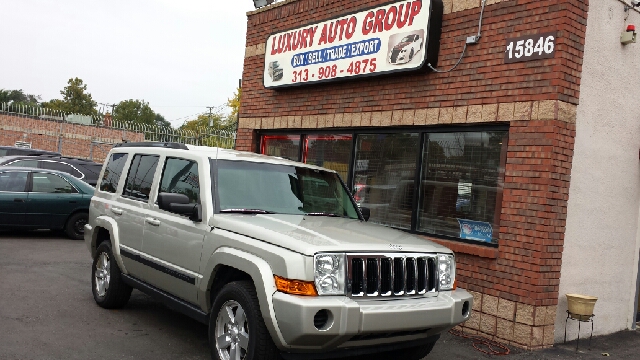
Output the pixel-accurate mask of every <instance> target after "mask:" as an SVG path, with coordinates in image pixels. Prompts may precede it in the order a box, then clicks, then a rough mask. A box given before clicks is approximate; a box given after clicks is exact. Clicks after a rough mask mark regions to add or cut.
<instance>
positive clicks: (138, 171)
mask: <svg viewBox="0 0 640 360" xmlns="http://www.w3.org/2000/svg"><path fill="white" fill-rule="evenodd" d="M158 159H159V157H158V156H152V155H136V156H134V157H133V161H131V167H130V168H129V174H128V175H127V179H126V180H125V183H124V190H123V191H122V195H123V196H128V197H132V198H134V199H139V200H149V193H150V192H151V185H153V175H155V173H156V168H157V167H158Z"/></svg>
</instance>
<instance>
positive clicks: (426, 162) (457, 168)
mask: <svg viewBox="0 0 640 360" xmlns="http://www.w3.org/2000/svg"><path fill="white" fill-rule="evenodd" d="M506 145H507V132H506V131H495V132H458V133H442V134H428V135H427V138H426V139H425V148H424V154H423V164H422V176H421V178H422V179H421V186H420V193H421V194H420V205H419V209H418V211H419V219H418V226H417V230H418V231H423V232H427V233H431V234H437V235H446V236H452V237H457V238H461V239H467V240H476V241H482V242H488V243H497V235H498V230H499V229H498V223H499V219H500V210H501V206H500V205H501V202H502V184H503V179H504V162H505V159H506Z"/></svg>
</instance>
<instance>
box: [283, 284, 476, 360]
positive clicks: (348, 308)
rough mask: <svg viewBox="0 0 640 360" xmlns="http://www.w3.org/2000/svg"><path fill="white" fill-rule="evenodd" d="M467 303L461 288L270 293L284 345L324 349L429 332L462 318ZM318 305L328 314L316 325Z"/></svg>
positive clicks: (469, 303) (466, 312) (397, 339)
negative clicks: (416, 293)
mask: <svg viewBox="0 0 640 360" xmlns="http://www.w3.org/2000/svg"><path fill="white" fill-rule="evenodd" d="M472 307H473V296H471V294H469V293H468V292H466V291H465V290H462V289H458V290H454V291H443V292H440V293H439V294H438V296H435V297H421V298H406V299H393V300H354V299H351V298H348V297H344V296H330V297H329V296H327V297H303V296H294V295H287V294H283V293H279V292H278V293H275V294H274V295H273V309H274V312H275V316H276V320H277V324H278V328H279V329H280V332H281V334H282V337H283V339H284V340H285V342H286V344H284V345H285V346H284V348H288V349H291V350H327V351H328V350H332V349H337V348H341V347H353V346H370V345H373V344H381V343H393V342H400V341H408V340H414V339H417V338H421V337H429V336H433V335H436V334H438V333H441V332H443V331H446V330H448V329H450V328H452V327H454V326H456V325H458V324H460V323H462V322H464V321H466V320H468V319H469V317H470V315H471V308H472ZM321 310H325V311H326V313H327V315H328V316H327V319H328V320H327V321H326V324H325V325H324V326H321V327H320V329H318V328H316V324H314V317H315V316H316V314H317V313H318V312H319V311H321Z"/></svg>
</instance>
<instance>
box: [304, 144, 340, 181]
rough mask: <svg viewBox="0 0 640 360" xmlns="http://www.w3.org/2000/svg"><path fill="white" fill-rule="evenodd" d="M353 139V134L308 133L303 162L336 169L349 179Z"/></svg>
mask: <svg viewBox="0 0 640 360" xmlns="http://www.w3.org/2000/svg"><path fill="white" fill-rule="evenodd" d="M352 140H353V136H351V135H307V136H305V138H304V153H303V155H302V162H304V163H306V164H312V165H316V166H322V167H324V168H327V169H331V170H334V171H336V172H338V174H340V177H342V180H344V181H347V179H348V171H349V159H350V157H351V144H352Z"/></svg>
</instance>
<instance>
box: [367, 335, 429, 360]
mask: <svg viewBox="0 0 640 360" xmlns="http://www.w3.org/2000/svg"><path fill="white" fill-rule="evenodd" d="M439 338H440V335H437V336H435V337H430V338H428V339H425V341H427V342H426V343H425V344H424V345H420V346H415V347H410V348H406V349H400V350H395V351H387V352H383V353H380V354H377V355H374V356H372V357H367V359H371V360H389V359H402V360H420V359H423V358H425V357H426V356H427V355H429V353H430V352H431V350H433V347H434V346H435V345H436V341H438V339H439Z"/></svg>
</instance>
